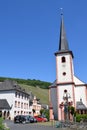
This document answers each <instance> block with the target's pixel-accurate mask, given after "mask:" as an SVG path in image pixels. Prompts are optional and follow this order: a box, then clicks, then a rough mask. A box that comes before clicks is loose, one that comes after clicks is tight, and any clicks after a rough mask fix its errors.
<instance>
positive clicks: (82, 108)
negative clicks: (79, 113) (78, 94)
mask: <svg viewBox="0 0 87 130" xmlns="http://www.w3.org/2000/svg"><path fill="white" fill-rule="evenodd" d="M76 109H77V110H87V107H86V106H85V105H84V104H83V102H82V99H80V101H78V102H76Z"/></svg>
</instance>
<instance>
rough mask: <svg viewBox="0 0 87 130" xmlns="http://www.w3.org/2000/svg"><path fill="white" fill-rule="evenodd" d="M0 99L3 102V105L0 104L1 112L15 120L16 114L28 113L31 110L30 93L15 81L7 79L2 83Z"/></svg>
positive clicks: (0, 84) (0, 85)
mask: <svg viewBox="0 0 87 130" xmlns="http://www.w3.org/2000/svg"><path fill="white" fill-rule="evenodd" d="M3 100H5V101H4V102H3ZM0 101H2V102H1V103H2V104H3V107H1V106H0V113H1V115H3V116H4V118H9V119H11V120H13V119H14V117H15V116H16V115H19V114H22V115H28V114H29V112H30V110H29V94H28V93H27V92H25V90H23V89H22V88H21V87H20V86H19V85H18V84H17V83H16V82H15V81H12V80H5V81H4V82H2V83H0ZM6 104H8V105H6ZM5 106H8V107H5Z"/></svg>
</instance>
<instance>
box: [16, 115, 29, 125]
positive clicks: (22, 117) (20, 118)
mask: <svg viewBox="0 0 87 130" xmlns="http://www.w3.org/2000/svg"><path fill="white" fill-rule="evenodd" d="M29 122H30V120H29V119H28V117H27V116H25V115H17V116H16V117H14V123H29Z"/></svg>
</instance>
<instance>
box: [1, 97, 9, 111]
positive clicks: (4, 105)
mask: <svg viewBox="0 0 87 130" xmlns="http://www.w3.org/2000/svg"><path fill="white" fill-rule="evenodd" d="M0 109H1V110H2V109H11V107H10V106H9V103H8V102H7V100H6V99H0Z"/></svg>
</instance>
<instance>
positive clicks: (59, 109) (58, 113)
mask: <svg viewBox="0 0 87 130" xmlns="http://www.w3.org/2000/svg"><path fill="white" fill-rule="evenodd" d="M55 57H56V80H55V81H54V82H53V84H52V85H51V86H50V87H49V102H50V104H49V105H50V107H49V108H50V119H53V117H54V119H58V120H66V119H70V117H71V114H70V113H69V112H68V107H69V106H73V107H75V110H76V112H77V113H80V114H87V84H86V83H84V82H82V81H81V80H80V79H79V78H77V77H76V76H75V75H74V66H73V58H74V56H73V52H72V51H71V50H70V49H69V45H68V41H67V38H66V32H65V28H64V19H63V14H61V25H60V37H59V49H58V51H57V52H55Z"/></svg>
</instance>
